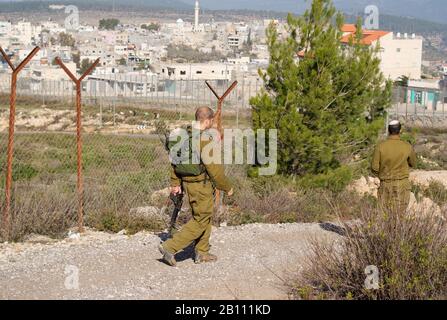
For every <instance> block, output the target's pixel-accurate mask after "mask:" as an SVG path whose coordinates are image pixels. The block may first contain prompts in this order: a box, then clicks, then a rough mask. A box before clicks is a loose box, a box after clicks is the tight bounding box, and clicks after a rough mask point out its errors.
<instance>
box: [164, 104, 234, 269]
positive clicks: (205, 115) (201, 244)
mask: <svg viewBox="0 0 447 320" xmlns="http://www.w3.org/2000/svg"><path fill="white" fill-rule="evenodd" d="M213 117H214V112H213V110H212V109H211V108H208V107H202V108H199V109H197V111H196V121H198V123H200V132H201V136H202V137H203V136H206V134H205V133H206V131H207V130H209V129H211V128H212V125H213ZM209 142H210V141H209V139H208V141H206V140H205V141H204V140H203V138H202V139H201V141H200V149H201V150H202V149H203V148H204V147H205V146H206V145H207V144H208V143H209ZM202 156H203V155H202V154H200V157H201V159H202V160H203V157H202ZM201 163H202V164H203V166H204V172H203V173H201V174H199V175H197V176H179V174H177V173H176V171H175V170H174V166H171V192H172V193H174V194H178V193H181V192H183V191H182V189H183V190H184V191H185V192H186V193H187V194H188V198H189V203H190V206H191V209H192V216H193V217H192V219H191V220H190V221H189V222H188V223H187V224H185V225H184V226H183V227H182V228H181V230H180V231H179V232H177V233H175V234H174V236H173V238H172V239H169V240H167V241H165V242H164V243H163V244H161V245H160V246H159V250H160V252H161V254H162V255H163V260H164V261H165V262H166V263H167V264H169V265H171V266H175V265H176V260H175V254H176V253H177V252H179V251H181V250H183V249H184V248H186V247H188V246H189V245H190V244H191V243H193V242H195V256H194V262H195V263H202V262H214V261H216V260H217V257H216V256H215V255H213V254H211V253H210V252H209V251H210V244H209V239H210V235H211V228H212V223H211V218H212V215H213V211H214V191H215V189H219V190H221V191H224V192H226V193H227V194H228V196H232V195H233V188H232V187H231V185H230V183H229V181H228V179H227V177H226V176H225V172H224V167H223V165H222V164H220V163H211V164H207V163H206V162H205V161H201ZM182 186H183V188H182Z"/></svg>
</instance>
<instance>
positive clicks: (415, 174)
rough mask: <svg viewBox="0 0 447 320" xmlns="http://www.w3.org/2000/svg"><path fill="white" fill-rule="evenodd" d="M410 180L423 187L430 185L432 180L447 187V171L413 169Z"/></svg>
mask: <svg viewBox="0 0 447 320" xmlns="http://www.w3.org/2000/svg"><path fill="white" fill-rule="evenodd" d="M410 181H411V182H413V183H414V184H418V185H421V186H423V187H428V186H429V184H430V182H431V181H438V182H440V183H442V184H443V185H444V186H445V187H446V188H447V171H445V170H444V171H422V170H416V171H412V172H411V173H410Z"/></svg>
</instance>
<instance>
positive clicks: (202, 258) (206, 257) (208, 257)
mask: <svg viewBox="0 0 447 320" xmlns="http://www.w3.org/2000/svg"><path fill="white" fill-rule="evenodd" d="M216 261H217V256H215V255H214V254H211V253H199V252H197V251H196V252H195V254H194V263H195V264H200V263H208V262H216Z"/></svg>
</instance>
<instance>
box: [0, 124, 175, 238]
mask: <svg viewBox="0 0 447 320" xmlns="http://www.w3.org/2000/svg"><path fill="white" fill-rule="evenodd" d="M6 139H7V136H6V134H1V135H0V140H1V141H6ZM15 141H16V143H15V158H14V166H13V180H14V190H13V207H12V210H13V212H14V218H13V230H14V232H13V239H14V240H20V239H21V238H22V237H23V236H24V235H26V234H28V233H33V232H37V231H38V232H39V233H40V234H49V235H52V236H59V235H62V234H63V233H64V231H65V230H67V228H69V227H71V226H74V225H76V208H77V200H76V197H77V196H76V168H77V166H76V138H75V135H71V134H61V133H28V134H17V135H16V139H15ZM0 155H1V157H0V163H1V164H2V165H3V164H4V163H5V156H6V144H4V143H2V144H0ZM168 163H169V162H168V161H167V154H166V152H165V151H164V149H163V146H162V145H161V144H160V142H159V141H158V140H151V139H148V138H141V137H129V136H117V135H87V134H85V135H84V148H83V166H84V180H85V181H84V184H85V190H86V196H85V197H86V198H85V213H86V221H87V223H88V225H89V226H92V227H96V228H98V229H101V230H108V231H113V232H115V231H116V232H117V231H120V230H122V229H125V228H128V231H129V232H136V231H140V230H142V229H146V230H160V229H162V228H163V227H164V226H160V223H157V222H156V221H153V220H152V219H149V218H148V219H144V218H143V217H134V216H131V215H129V212H130V209H132V208H136V207H139V206H140V207H144V206H147V205H148V204H149V203H150V196H151V194H152V193H153V192H154V191H157V190H159V189H162V188H164V187H165V186H166V185H167V183H168V180H167V179H168ZM4 179H5V178H4V175H2V176H1V177H0V183H1V185H4V183H5V181H4ZM39 211H40V215H41V216H39V215H38V213H39ZM114 218H116V219H118V218H119V219H118V220H119V221H118V222H116V221H117V220H116V219H115V220H113V219H114ZM48 221H59V222H58V223H57V224H56V225H48V226H46V227H45V223H46V222H48ZM113 221H115V222H116V223H112V222H113ZM118 226H119V227H120V228H121V229H120V230H116V229H117V228H118ZM59 227H60V228H59Z"/></svg>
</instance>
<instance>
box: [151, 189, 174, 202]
mask: <svg viewBox="0 0 447 320" xmlns="http://www.w3.org/2000/svg"><path fill="white" fill-rule="evenodd" d="M170 193H171V189H170V188H165V189H162V190H158V191H155V192H154V193H153V194H152V195H151V202H152V203H157V202H160V201H163V200H166V199H168V198H169V194H170Z"/></svg>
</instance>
